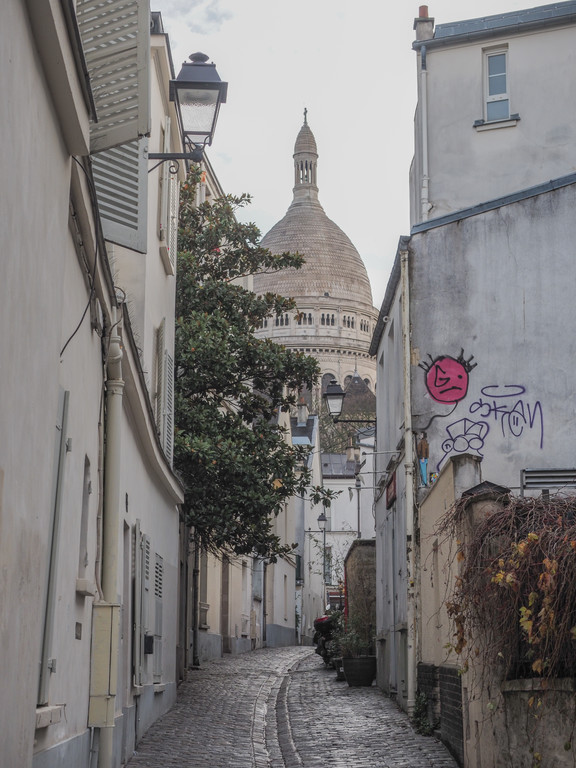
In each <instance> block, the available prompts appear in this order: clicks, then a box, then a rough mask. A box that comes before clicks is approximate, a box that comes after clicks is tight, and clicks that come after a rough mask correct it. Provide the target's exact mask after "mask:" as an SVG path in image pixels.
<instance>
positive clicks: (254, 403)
mask: <svg viewBox="0 0 576 768" xmlns="http://www.w3.org/2000/svg"><path fill="white" fill-rule="evenodd" d="M196 181H197V180H196V179H194V178H193V177H191V178H190V179H189V181H188V182H187V183H186V184H185V185H184V188H183V190H182V192H183V194H182V201H181V209H180V228H179V244H180V249H181V252H180V253H179V261H178V277H177V289H176V352H175V354H176V363H175V422H176V435H175V456H174V464H175V468H176V471H177V472H178V474H179V476H180V477H181V479H182V481H183V483H184V488H185V512H186V515H187V518H188V522H189V523H190V524H191V525H192V526H193V527H194V529H195V532H196V534H197V535H198V536H199V537H200V539H201V541H202V544H203V546H204V547H206V548H208V549H210V550H212V551H227V552H231V553H234V554H248V553H251V552H255V553H257V554H260V555H262V556H269V557H272V558H274V557H276V556H278V555H280V554H285V553H287V552H289V551H291V549H292V547H291V546H290V545H287V544H285V543H284V544H283V543H282V542H281V540H280V538H279V537H278V536H276V535H275V534H274V530H273V518H274V516H275V515H277V514H278V513H279V512H280V511H281V509H282V508H283V505H284V504H285V502H286V501H287V500H288V499H289V498H290V497H291V496H293V495H294V494H300V493H306V492H307V493H308V494H309V495H310V497H311V498H312V499H313V501H314V502H315V503H318V502H320V503H323V504H324V506H329V504H330V498H331V497H332V496H333V495H334V494H333V492H330V491H329V490H325V489H323V488H321V487H311V476H310V472H309V470H308V467H307V461H306V459H307V449H306V448H304V447H302V446H292V445H291V443H290V441H288V442H287V440H286V430H285V428H283V427H282V425H281V424H280V421H279V416H280V414H281V412H286V411H288V410H289V409H290V407H291V406H292V405H294V404H295V403H296V401H297V396H298V391H299V388H300V387H302V386H303V385H307V386H309V387H311V386H312V385H313V383H314V381H315V380H316V378H317V376H318V366H317V363H316V360H315V359H314V358H312V357H309V356H306V355H303V354H300V353H297V352H294V351H291V350H287V349H285V348H284V347H282V346H280V345H278V344H275V343H274V342H272V341H271V340H269V339H257V338H256V337H255V335H254V331H255V330H256V329H257V328H258V327H260V326H261V325H262V323H263V322H264V321H265V320H266V319H267V318H271V317H272V318H273V317H275V316H277V315H279V314H282V313H286V312H295V306H294V303H293V301H292V300H290V299H286V298H283V297H280V296H277V295H274V294H267V295H265V296H256V295H255V294H254V293H253V292H252V291H250V290H247V288H246V287H245V286H244V285H243V283H244V282H245V280H244V279H245V278H246V277H247V276H249V275H252V274H255V273H256V272H258V271H264V270H265V271H270V270H278V269H284V268H286V267H294V268H298V267H299V266H301V264H302V263H303V258H302V256H300V255H299V254H290V253H283V254H281V255H272V254H271V253H270V251H268V250H267V249H265V248H262V247H261V246H260V245H259V240H260V232H259V230H258V228H257V227H256V226H255V225H254V224H244V223H240V222H238V221H237V219H236V216H235V211H236V210H237V209H238V208H239V207H242V206H245V205H246V204H247V203H248V202H249V200H250V198H249V196H248V195H242V196H241V197H233V196H225V197H222V198H220V199H217V200H215V201H214V202H213V203H212V204H208V203H205V204H202V205H200V206H195V205H194V197H195V186H196Z"/></svg>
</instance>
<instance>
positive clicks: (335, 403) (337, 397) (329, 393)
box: [322, 379, 376, 424]
mask: <svg viewBox="0 0 576 768" xmlns="http://www.w3.org/2000/svg"><path fill="white" fill-rule="evenodd" d="M322 397H323V398H324V401H325V403H326V407H327V408H328V413H329V414H330V416H331V417H332V419H333V421H334V423H335V424H337V423H340V424H376V419H341V418H340V414H341V413H342V405H343V404H344V398H345V397H346V392H344V390H343V389H342V387H341V386H340V384H338V382H337V381H336V379H332V381H331V382H330V384H328V386H327V387H326V392H324V394H323V395H322Z"/></svg>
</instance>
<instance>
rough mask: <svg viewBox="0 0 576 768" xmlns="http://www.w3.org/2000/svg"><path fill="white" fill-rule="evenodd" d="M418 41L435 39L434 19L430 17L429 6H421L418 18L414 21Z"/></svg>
mask: <svg viewBox="0 0 576 768" xmlns="http://www.w3.org/2000/svg"><path fill="white" fill-rule="evenodd" d="M414 29H415V30H416V40H432V38H433V37H434V19H431V18H430V17H429V16H428V6H427V5H421V6H420V8H419V10H418V18H416V19H414Z"/></svg>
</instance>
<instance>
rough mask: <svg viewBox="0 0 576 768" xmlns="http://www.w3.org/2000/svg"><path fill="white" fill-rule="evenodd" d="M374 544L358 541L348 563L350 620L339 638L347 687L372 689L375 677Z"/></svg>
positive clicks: (346, 565)
mask: <svg viewBox="0 0 576 768" xmlns="http://www.w3.org/2000/svg"><path fill="white" fill-rule="evenodd" d="M375 556H376V548H375V541H374V540H373V539H371V540H365V539H356V541H354V543H353V544H352V546H351V547H350V550H349V551H348V554H347V555H346V559H345V563H344V566H345V573H346V605H347V609H348V610H347V613H348V615H347V618H346V623H345V629H344V633H343V635H342V637H341V638H340V649H341V651H342V657H343V667H344V675H345V676H346V680H347V682H348V685H351V686H357V685H372V682H373V681H374V679H375V677H376V655H375V643H376V639H375V627H376V569H375Z"/></svg>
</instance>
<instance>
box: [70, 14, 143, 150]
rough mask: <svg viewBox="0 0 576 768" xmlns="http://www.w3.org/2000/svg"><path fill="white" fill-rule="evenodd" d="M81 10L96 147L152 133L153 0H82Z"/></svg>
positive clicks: (93, 145) (93, 146) (93, 144)
mask: <svg viewBox="0 0 576 768" xmlns="http://www.w3.org/2000/svg"><path fill="white" fill-rule="evenodd" d="M76 15H77V18H78V27H79V29H80V36H81V38H82V45H83V48H84V55H85V57H86V63H87V66H88V72H89V75H90V84H91V87H92V92H93V94H94V102H95V105H96V115H97V122H95V123H93V124H92V126H91V130H90V150H91V152H92V153H94V152H100V151H102V150H104V149H110V147H114V146H118V145H120V144H127V143H128V142H130V141H134V140H136V139H138V138H140V137H142V136H147V135H149V133H150V97H149V78H150V4H149V0H77V3H76Z"/></svg>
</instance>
